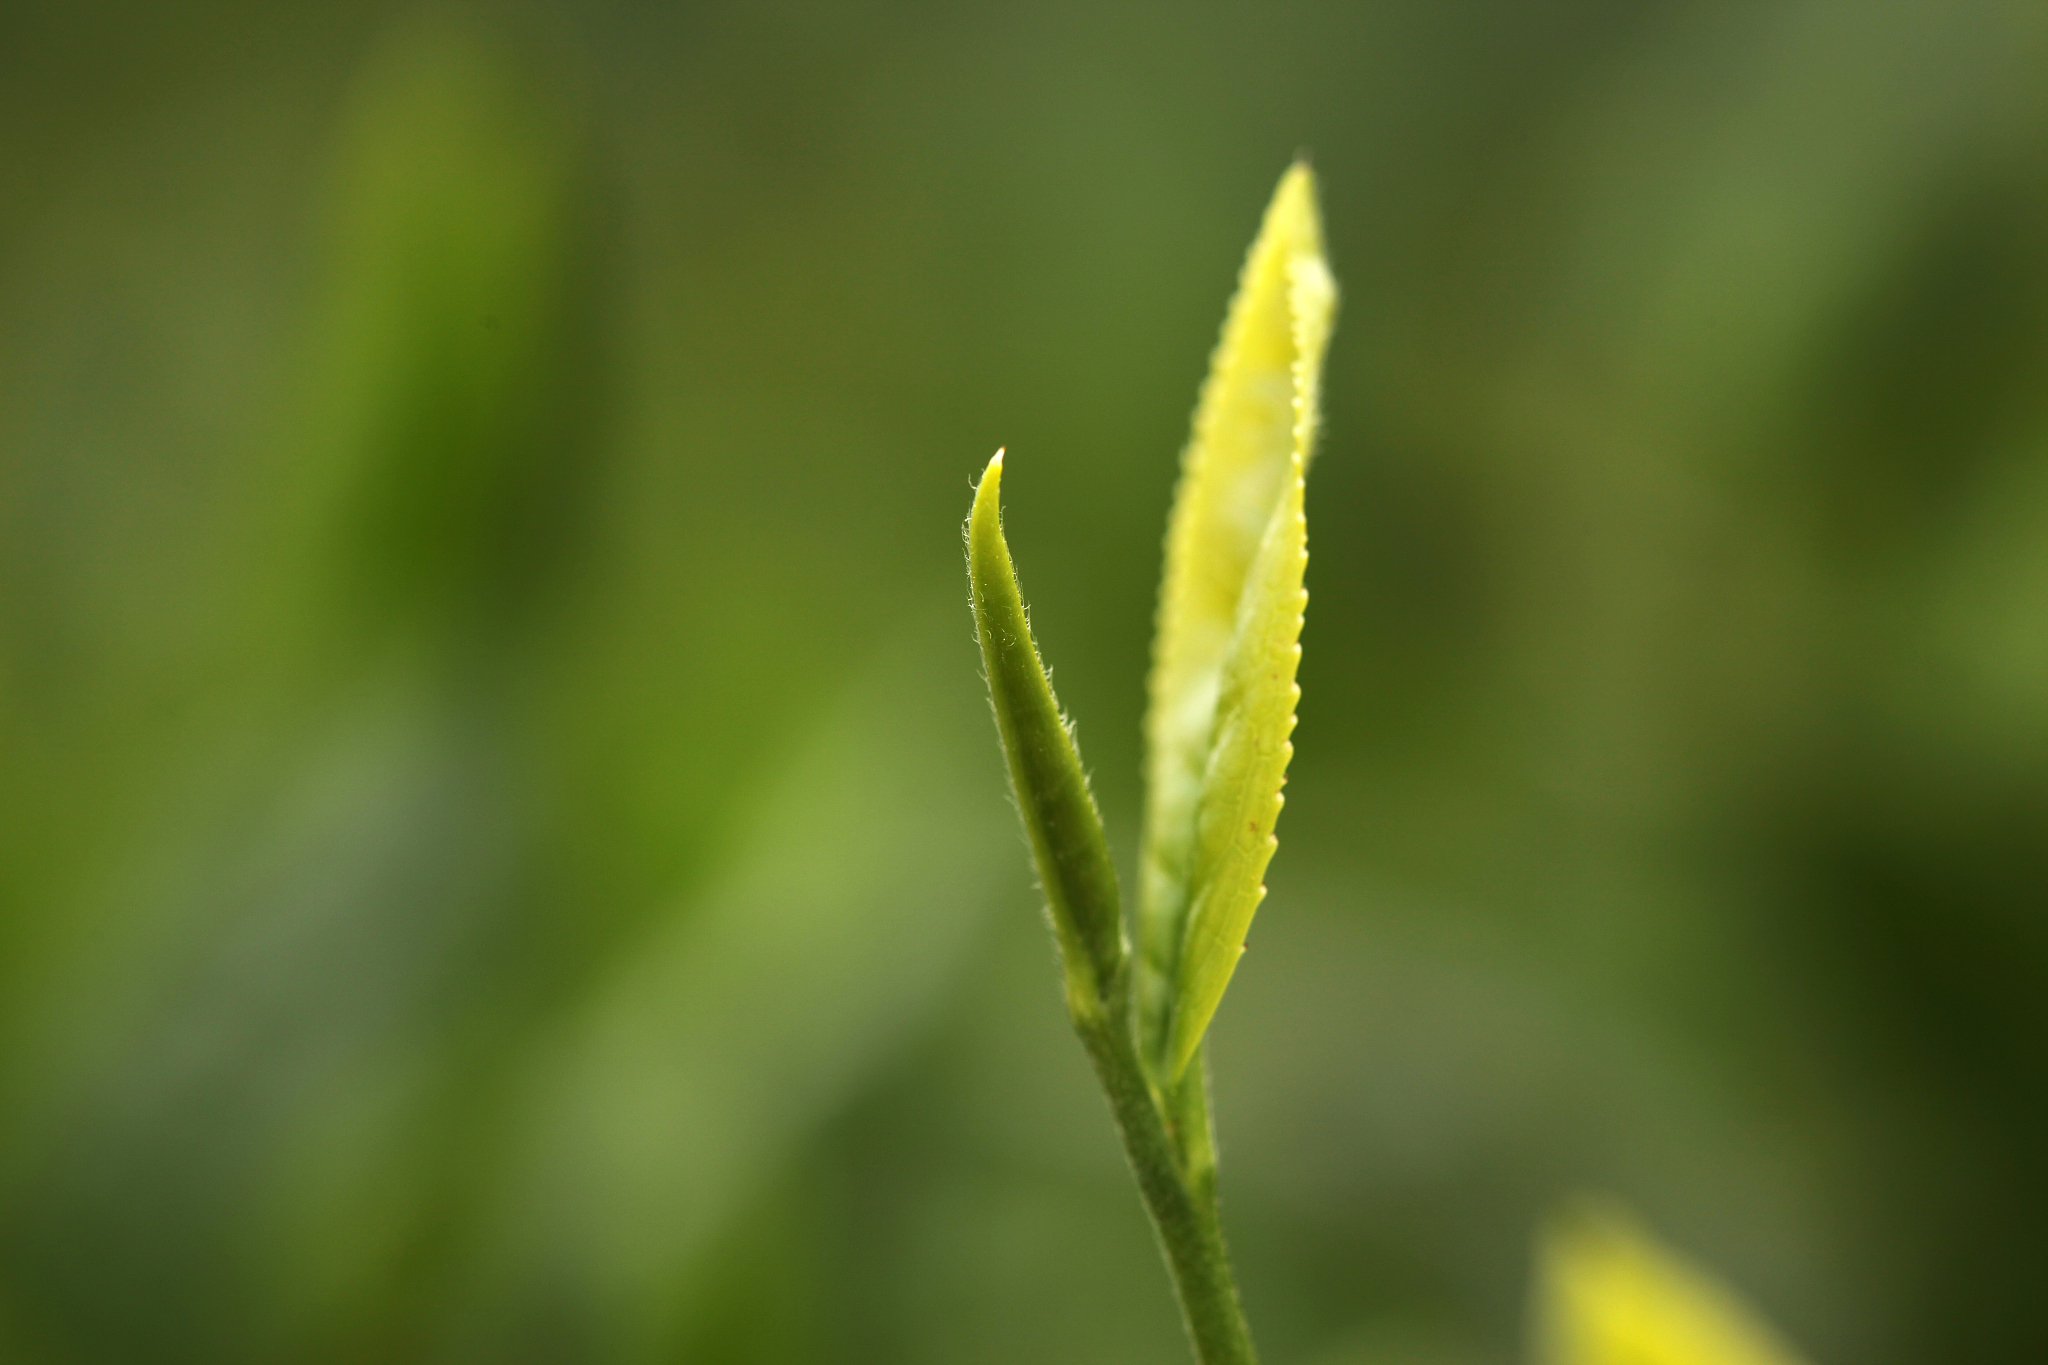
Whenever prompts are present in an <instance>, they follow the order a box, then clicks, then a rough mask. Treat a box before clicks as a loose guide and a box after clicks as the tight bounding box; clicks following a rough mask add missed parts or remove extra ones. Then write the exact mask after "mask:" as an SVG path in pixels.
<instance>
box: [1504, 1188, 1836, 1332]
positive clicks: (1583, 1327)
mask: <svg viewBox="0 0 2048 1365" xmlns="http://www.w3.org/2000/svg"><path fill="white" fill-rule="evenodd" d="M1539 1261H1540V1264H1539V1266H1538V1275H1539V1283H1538V1287H1537V1302H1536V1311H1537V1315H1538V1316H1537V1330H1538V1333H1539V1349H1538V1354H1537V1358H1538V1360H1539V1362H1540V1365H1800V1358H1799V1356H1798V1355H1797V1354H1796V1353H1794V1352H1793V1350H1792V1349H1791V1348H1790V1347H1789V1346H1787V1345H1785V1344H1784V1342H1782V1341H1781V1340H1779V1338H1778V1336H1777V1334H1776V1333H1774V1332H1772V1331H1771V1329H1770V1328H1768V1327H1767V1326H1765V1325H1764V1324H1763V1323H1762V1322H1761V1321H1759V1320H1758V1319H1757V1318H1756V1316H1755V1315H1754V1314H1752V1313H1751V1312H1750V1311H1749V1309H1748V1308H1746V1307H1745V1306H1744V1305H1743V1303H1742V1301H1741V1300H1740V1299H1738V1298H1737V1297H1736V1296H1735V1295H1734V1293H1733V1292H1731V1291H1730V1290H1729V1289H1728V1288H1727V1287H1726V1286H1725V1285H1723V1284H1721V1283H1720V1282H1719V1281H1717V1280H1715V1279H1714V1278H1713V1277H1712V1276H1710V1275H1708V1274H1707V1273H1706V1272H1704V1271H1702V1270H1700V1269H1698V1268H1697V1267H1694V1266H1692V1265H1689V1264H1687V1263H1686V1262H1685V1261H1683V1260H1681V1259H1680V1258H1679V1257H1678V1256H1677V1255H1675V1254H1674V1253H1673V1252H1671V1251H1669V1250H1668V1249H1666V1248H1664V1247H1661V1246H1659V1245H1657V1244H1656V1243H1655V1242H1654V1241H1652V1240H1651V1239H1650V1237H1649V1236H1648V1235H1647V1234H1645V1233H1644V1232H1643V1231H1641V1230H1640V1229H1639V1228H1637V1227H1636V1226H1635V1224H1634V1223H1632V1222H1630V1221H1629V1220H1628V1219H1627V1218H1625V1217H1624V1216H1622V1215H1621V1214H1619V1213H1617V1212H1615V1211H1613V1210H1611V1209H1606V1208H1602V1207H1593V1208H1585V1209H1580V1210H1577V1211H1575V1212H1574V1213H1573V1214H1572V1215H1571V1216H1569V1217H1567V1218H1564V1219H1561V1220H1559V1221H1558V1222H1557V1223H1556V1224H1555V1225H1553V1226H1552V1227H1551V1229H1550V1230H1549V1231H1548V1232H1547V1233H1546V1234H1545V1236H1544V1238H1543V1244H1542V1248H1541V1252H1540V1256H1539Z"/></svg>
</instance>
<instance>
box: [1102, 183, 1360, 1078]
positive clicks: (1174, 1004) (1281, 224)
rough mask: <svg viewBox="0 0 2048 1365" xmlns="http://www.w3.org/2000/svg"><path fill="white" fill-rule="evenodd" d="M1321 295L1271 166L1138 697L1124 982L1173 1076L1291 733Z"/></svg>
mask: <svg viewBox="0 0 2048 1365" xmlns="http://www.w3.org/2000/svg"><path fill="white" fill-rule="evenodd" d="M1336 299H1337V291H1336V285H1335V283H1334V281H1333V280H1332V279H1331V277H1330V272H1329V268H1328V266H1327V265H1326V263H1325V261H1324V258H1323V240H1322V224H1321V221H1320V219H1319V217H1318V215H1317V211H1316V196H1315V179H1314V176H1313V174H1312V173H1311V172H1310V170H1309V168H1308V167H1307V165H1305V164H1300V163H1297V164H1296V165H1295V166H1293V167H1292V168H1291V169H1290V170H1289V171H1288V172H1287V174H1286V175H1285V176H1283V177H1282V178H1281V181H1280V187H1279V189H1278V190H1277V191H1275V193H1274V196H1273V202H1272V204H1271V206H1270V207H1268V208H1267V210H1266V217H1265V221H1264V223H1263V224H1262V225H1261V227H1260V229H1259V235H1258V238H1257V240H1255V241H1254V242H1253V243H1252V248H1251V252H1250V254H1249V256H1248V257H1247V258H1246V260H1245V265H1244V273H1243V275H1242V276H1241V277H1240V280H1239V283H1238V291H1237V296H1236V298H1235V299H1234V300H1233V301H1232V302H1231V305H1230V312H1229V316H1228V317H1227V319H1226V320H1225V322H1224V325H1223V338H1222V341H1221V343H1220V344H1219V345H1218V346H1217V349H1216V355H1215V358H1214V360H1213V361H1212V362H1211V366H1210V372H1209V378H1208V380H1207V382H1206V383H1205V384H1204V385H1203V388H1202V397H1201V402H1200V404H1199V405H1198V407H1197V408H1196V411H1195V424H1194V436H1193V439H1192V440H1191V441H1190V443H1189V445H1188V449H1187V454H1186V456H1185V457H1184V460H1183V464H1182V473H1181V482H1180V489H1179V492H1178V494H1177V495H1176V497H1175V502H1174V510H1173V516H1172V522H1171V525H1170V527H1169V529H1168V532H1167V541H1166V576H1165V581H1164V583H1163V585H1162V587H1161V590H1160V602H1159V628H1158V637H1157V641H1156V643H1155V646H1154V656H1153V668H1152V680H1151V688H1150V692H1151V697H1150V709H1149V711H1148V714H1147V717H1146V726H1145V734H1146V745H1147V773H1146V779H1147V783H1146V787H1147V790H1146V815H1145V849H1144V854H1143V857H1142V864H1141V872H1140V877H1141V881H1140V892H1141V911H1140V916H1139V935H1140V940H1141V944H1142V949H1143V957H1142V967H1141V972H1140V979H1139V991H1140V1005H1141V1009H1142V1010H1143V1015H1142V1024H1143V1029H1144V1036H1145V1040H1146V1044H1147V1051H1148V1053H1150V1054H1151V1055H1152V1056H1154V1057H1155V1058H1157V1059H1159V1061H1160V1062H1161V1063H1163V1064H1164V1066H1165V1068H1166V1072H1167V1076H1168V1078H1169V1079H1172V1078H1177V1077H1178V1076H1179V1075H1180V1073H1181V1072H1182V1071H1183V1070H1184V1069H1185V1068H1186V1066H1187V1063H1188V1060H1189V1059H1190V1058H1191V1057H1192V1056H1193V1055H1194V1053H1195V1050H1196V1049H1197V1048H1198V1047H1199V1046H1200V1045H1201V1040H1202V1035H1203V1033H1204V1032H1205V1031H1206V1030H1207V1028H1208V1026H1209V1020H1210V1018H1211V1017H1212V1016H1213V1015H1214V1014H1215V1012H1216V1006H1217V1004H1218V1002H1219V1001H1221V999H1222V998H1223V992H1224V989H1225V988H1226V987H1227V986H1228V985H1229V983H1230V976H1231V973H1232V971H1233V970H1235V968H1236V966H1237V959H1238V956H1239V955H1240V954H1241V953H1242V952H1243V950H1244V935H1245V932H1246V930H1247V929H1248V928H1249V927H1250V925H1251V920H1252V914H1253V912H1254V911H1255V910H1256V909H1257V908H1258V904H1259V901H1260V899H1261V898H1262V897H1263V896H1264V895H1265V888H1264V886H1263V885H1262V884H1261V879H1262V878H1263V877H1264V875H1265V870H1266V864H1267V862H1268V861H1269V860H1270V859H1271V858H1272V856H1273V848H1274V835H1273V825H1274V822H1275V820H1276V819H1277V818H1278V816H1279V813H1280V800H1281V798H1280V785H1281V783H1282V781H1284V780H1285V775H1286V770H1287V760H1288V757H1289V756H1290V755H1291V754H1292V753H1293V746H1292V744H1290V743H1289V741H1288V735H1289V733H1290V732H1291V731H1292V730H1293V728H1294V703H1295V699H1296V697H1297V696H1299V693H1300V690H1299V688H1297V687H1296V686H1295V682H1294V675H1295V664H1296V661H1297V660H1298V659H1299V658H1300V654H1301V650H1300V646H1299V644H1298V641H1299V638H1300V633H1301V620H1302V608H1303V605H1304V603H1305V602H1306V601H1307V595H1306V594H1305V593H1304V592H1303V591H1302V573H1303V570H1304V568H1305V566H1306V564H1307V560H1308V553H1307V548H1306V531H1305V527H1304V524H1303V521H1302V510H1301V497H1302V476H1303V473H1304V472H1305V470H1306V469H1307V466H1308V462H1309V457H1310V455H1311V453H1312V452H1313V449H1314V445H1315V436H1316V426H1317V393H1318V388H1319V385H1320V376H1321V371H1322V361H1323V351H1324V348H1325V346H1326V344H1327V343H1328V340H1329V335H1330V326H1331V322H1332V320H1333V317H1334V314H1335V309H1336Z"/></svg>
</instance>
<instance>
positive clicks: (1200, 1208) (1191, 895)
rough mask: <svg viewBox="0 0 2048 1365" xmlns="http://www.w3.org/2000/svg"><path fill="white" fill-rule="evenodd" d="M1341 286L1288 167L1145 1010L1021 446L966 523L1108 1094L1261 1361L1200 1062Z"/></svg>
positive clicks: (1214, 409)
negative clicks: (1034, 575) (1019, 504)
mask: <svg viewBox="0 0 2048 1365" xmlns="http://www.w3.org/2000/svg"><path fill="white" fill-rule="evenodd" d="M1335 306H1336V287H1335V285H1334V283H1333V282H1332V281H1331V279H1330V273H1329V269H1328V267H1327V266H1326V265H1325V264H1324V261H1323V250H1322V225H1321V223H1320V222H1319V221H1318V219H1317V215H1316V204H1315V186H1314V179H1313V177H1312V176H1311V174H1310V172H1309V169H1308V167H1307V166H1306V165H1303V164H1296V165H1295V166H1294V167H1293V168H1292V169H1290V170H1289V171H1288V172H1287V174H1286V175H1285V176H1284V177H1282V179H1281V181H1280V186H1279V189H1278V190H1277V191H1276V192H1275V193H1274V196H1273V202H1272V205H1271V207H1269V208H1268V209H1267V211H1266V217H1265V222H1264V224H1263V226H1262V227H1261V228H1260V230H1259V235H1258V238H1257V239H1256V240H1255V241H1254V242H1253V244H1252V248H1251V253H1250V255H1249V257H1248V258H1247V260H1246V262H1245V267H1244V274H1243V278H1242V280H1241V282H1240V284H1239V287H1238V293H1237V297H1236V299H1235V301H1234V302H1233V303H1232V304H1231V307H1230V312H1229V315H1228V318H1227V320H1226V321H1225V323H1224V328H1223V341H1222V344H1221V345H1220V346H1218V348H1217V351H1216V357H1215V361H1214V363H1213V366H1212V368H1211V372H1210V376H1209V380H1208V383H1207V384H1206V385H1205V386H1204V387H1203V391H1202V401H1201V405H1200V408H1199V409H1198V410H1197V412H1196V416H1195V438H1194V442H1193V444H1192V445H1191V446H1190V447H1189V451H1188V455H1187V461H1186V472H1185V474H1184V475H1183V477H1182V480H1181V488H1180V493H1179V496H1178V498H1177V500H1176V504H1175V510H1174V514H1173V528H1172V531H1171V532H1170V534H1169V537H1168V541H1167V565H1166V578H1165V583H1164V587H1163V589H1162V592H1161V597H1160V612H1159V641H1158V645H1157V656H1158V663H1157V667H1156V669H1155V672H1154V675H1153V688H1152V716H1151V721H1150V725H1149V733H1148V739H1149V740H1150V742H1151V746H1152V757H1151V763H1150V769H1151V777H1152V802H1151V814H1150V819H1149V822H1148V826H1147V838H1148V847H1147V853H1146V858H1145V865H1146V880H1145V886H1146V891H1147V897H1148V899H1147V904H1146V909H1145V912H1144V914H1143V916H1142V917H1141V920H1140V924H1141V932H1142V934H1143V935H1144V937H1145V959H1146V967H1147V971H1146V974H1145V975H1146V984H1145V985H1144V986H1143V987H1142V988H1141V989H1142V990H1143V991H1144V993H1145V997H1146V999H1145V1001H1144V1003H1142V1004H1140V1003H1134V1000H1133V993H1132V989H1131V985H1130V982H1129V979H1128V976H1129V973H1128V968H1127V965H1126V957H1127V949H1126V947H1125V942H1124V932H1123V918H1122V911H1121V909H1120V907H1119V900H1118V894H1117V886H1116V873H1115V869H1114V867H1113V866H1112V865H1111V863H1110V858H1109V846H1108V841H1107V839H1106V838H1105V837H1104V835H1103V831H1102V820H1101V817H1100V816H1099V815H1098V814H1097V813H1096V809H1095V803H1094V799H1093V797H1092V796H1091V795H1090V794H1089V791H1088V784H1087V779H1086V777H1085V775H1084V774H1083V773H1082V770H1081V761H1080V756H1079V755H1078V754H1077V753H1076V752H1075V749H1074V743H1073V735H1072V732H1071V728H1070V727H1069V725H1068V724H1067V722H1066V720H1065V719H1064V718H1063V717H1062V716H1061V714H1060V710H1059V703H1058V702H1057V701H1056V700H1055V699H1054V697H1053V693H1052V684H1051V682H1050V680H1049V679H1048V677H1047V675H1046V670H1045V666H1044V664H1043V663H1042V662H1041V661H1040V659H1039V657H1038V651H1037V647H1036V645H1035V644H1034V643H1033V641H1032V639H1031V633H1030V627H1029V624H1028V623H1027V622H1026V620H1025V614H1024V604H1023V600H1022V596H1021V594H1020V593H1019V591H1018V588H1017V581H1016V574H1015V571H1014V569H1013V568H1012V566H1011V563H1010V553H1009V548H1008V546H1007V545H1006V544H1005V543H1004V541H1003V534H1002V524H1001V514H1000V510H999V507H1000V505H999V502H998V495H999V490H1000V488H1001V480H1002V471H1003V453H1002V452H1001V451H997V452H996V454H995V457H994V458H993V459H991V460H990V461H989V465H988V472H987V473H986V474H984V475H983V477H982V481H981V486H980V488H978V489H977V490H976V491H975V496H974V510H973V512H972V514H971V515H970V516H969V518H968V522H967V561H968V579H969V582H970V584H971V586H972V588H973V598H974V615H975V625H976V630H977V633H978V634H979V636H980V639H981V649H982V659H983V664H984V667H985V668H986V670H987V677H988V686H989V695H990V698H991V700H992V701H993V703H994V706H995V713H996V724H997V728H998V730H999V731H1000V733H1001V736H1002V742H1003V751H1004V753H1005V754H1006V755H1007V756H1008V759H1009V766H1010V777H1011V786H1012V788H1013V790H1014V791H1015V793H1016V797H1017V809H1018V813H1019V814H1020V815H1021V816H1022V817H1023V820H1024V827H1025V830H1026V831H1027V833H1028V834H1029V836H1030V840H1031V848H1032V854H1033V856H1034V858H1035V859H1036V861H1037V863H1038V870H1039V879H1040V883H1041V886H1042V888H1043V890H1044V892H1045V899H1046V905H1047V909H1048V912H1049V914H1050V916H1051V918H1052V923H1053V928H1054V930H1055V933H1056V934H1057V936H1058V938H1059V941H1060V948H1061V958H1062V960H1063V962H1064V963H1065V966H1066V975H1067V1002H1068V1010H1069V1012H1070V1013H1071V1014H1072V1016H1073V1019H1074V1024H1075V1027H1076V1028H1077V1029H1078V1030H1079V1031H1080V1034H1081V1039H1082V1042H1083V1043H1084V1044H1085V1045H1086V1046H1087V1048H1088V1052H1089V1055H1090V1057H1091V1059H1092V1060H1093V1061H1094V1063H1095V1068H1096V1073H1097V1075H1098V1077H1099V1078H1100V1079H1101V1081H1102V1084H1103V1088H1104V1090H1105V1091H1106V1092H1107V1094H1108V1095H1109V1099H1110V1107H1111V1110H1112V1112H1113V1113H1114V1115H1115V1117H1116V1121H1117V1124H1118V1126H1119V1127H1120V1129H1121V1130H1122V1132H1123V1137H1124V1145H1125V1150H1126V1152H1127V1153H1128V1154H1129V1156H1130V1159H1131V1165H1132V1168H1133V1170H1134V1172H1135V1173H1136V1175H1137V1177H1138V1184H1139V1188H1140V1189H1141V1190H1142V1191H1143V1193H1144V1195H1145V1199H1146V1203H1147V1206H1148V1208H1149V1209H1150V1211H1151V1214H1152V1219H1153V1224H1154V1226H1155V1227H1156V1228H1157V1229H1158V1232H1159V1236H1160V1241H1161V1244H1162V1246H1163V1249H1164V1250H1165V1253H1166V1259H1167V1263H1168V1265H1169V1266H1170V1267H1171V1269H1172V1270H1173V1273H1174V1278H1175V1285H1176V1288H1177V1289H1178V1291H1179V1294H1180V1300H1181V1308H1182V1312H1183V1313H1184V1315H1185V1316H1186V1319H1187V1324H1188V1331H1189V1335H1190V1336H1191V1337H1192V1338H1193V1341H1194V1345H1195V1350H1196V1354H1197V1355H1198V1356H1199V1357H1200V1358H1201V1359H1202V1360H1203V1361H1204V1362H1205V1365H1220V1363H1221V1362H1227V1361H1242V1362H1248V1361H1250V1360H1251V1358H1252V1347H1251V1339H1250V1335H1249V1333H1248V1332H1247V1330H1246V1328H1245V1326H1244V1321H1243V1315H1242V1312H1241V1310H1240V1309H1239V1307H1238V1302H1237V1290H1236V1287H1235V1285H1234V1284H1233V1283H1232V1281H1231V1277H1230V1271H1229V1262H1228V1257H1227V1256H1226V1254H1225V1252H1224V1249H1223V1240H1222V1232H1221V1227H1220V1222H1219V1218H1218V1212H1217V1204H1216V1189H1215V1148H1214V1144H1213V1142H1212V1141H1211V1139H1210V1137H1209V1114H1208V1099H1207V1094H1206V1087H1205V1085H1204V1084H1203V1080H1202V1078H1201V1076H1200V1075H1199V1074H1198V1075H1195V1076H1193V1077H1188V1076H1186V1074H1185V1073H1186V1072H1187V1069H1188V1063H1189V1061H1190V1060H1191V1059H1192V1058H1193V1056H1194V1054H1195V1052H1196V1051H1197V1049H1198V1048H1199V1047H1200V1046H1201V1041H1202V1033H1203V1031H1204V1030H1205V1029H1206V1028H1207V1027H1208V1024H1209V1019H1210V1017H1211V1016H1212V1015H1213V1014H1214V1013H1215V1011H1216V1005H1217V1003H1218V1001H1220V1000H1221V999H1222V996H1223V991H1224V988H1225V987H1226V986H1228V985H1229V982H1230V974H1231V971H1232V970H1233V969H1234V968H1235V966H1236V964H1237V958H1238V955H1239V954H1240V953H1241V952H1242V951H1243V948H1242V941H1243V936H1244V933H1245V931H1246V930H1247V929H1248V928H1249V927H1250V924H1251V917H1252V913H1253V911H1254V910H1256V909H1257V907H1258V903H1259V900H1260V899H1261V898H1262V897H1263V896H1264V895H1265V887H1264V886H1263V885H1262V884H1261V882H1260V877H1261V874H1262V873H1263V872H1264V871H1265V867H1266V863H1267V862H1268V860H1269V859H1271V857H1272V854H1273V847H1274V836H1273V823H1274V821H1275V820H1276V819H1277V818H1278V816H1279V814H1280V801H1281V798H1280V784H1281V783H1282V781H1284V780H1285V773H1286V768H1287V760H1288V758H1289V756H1290V755H1291V754H1292V753H1293V751H1294V750H1293V745H1292V744H1291V743H1289V741H1288V735H1289V734H1290V733H1291V732H1292V730H1293V728H1294V702H1295V699H1296V698H1297V697H1298V696H1299V695H1300V688H1299V687H1298V686H1296V684H1295V681H1294V673H1295V665H1296V663H1297V661H1298V660H1299V659H1300V657H1301V648H1300V645H1299V644H1298V643H1297V642H1298V640H1299V638H1300V635H1301V618H1302V608H1303V607H1304V606H1305V605H1306V603H1307V600H1308V597H1307V594H1306V593H1305V592H1304V591H1303V589H1302V582H1301V581H1302V573H1303V571H1304V569H1305V568H1306V567H1307V564H1308V550H1307V545H1306V535H1307V525H1306V522H1305V521H1304V519H1303V516H1302V506H1301V500H1302V482H1303V476H1304V474H1305V472H1306V470H1307V466H1308V458H1309V453H1310V451H1311V449H1312V448H1313V445H1314V441H1315V430H1316V422H1317V407H1316V404H1317V387H1318V384H1319V382H1320V375H1321V370H1322V360H1323V349H1324V347H1325V345H1326V344H1327V342H1328V340H1329V334H1330V324H1331V318H1332V314H1333V312H1334V309H1335Z"/></svg>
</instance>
